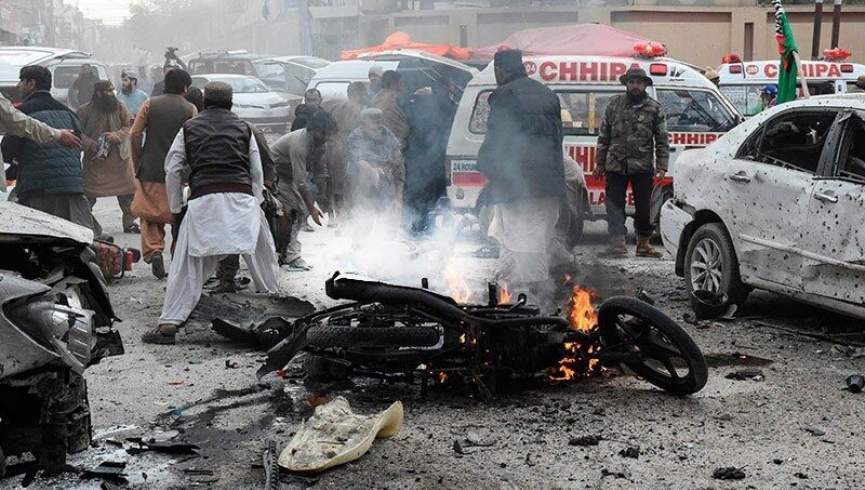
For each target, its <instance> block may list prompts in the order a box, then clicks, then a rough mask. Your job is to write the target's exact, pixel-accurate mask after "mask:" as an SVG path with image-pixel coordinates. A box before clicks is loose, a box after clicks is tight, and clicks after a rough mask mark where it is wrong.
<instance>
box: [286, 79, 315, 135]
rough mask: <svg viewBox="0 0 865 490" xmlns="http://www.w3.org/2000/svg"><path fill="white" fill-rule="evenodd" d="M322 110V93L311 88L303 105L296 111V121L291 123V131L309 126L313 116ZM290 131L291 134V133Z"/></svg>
mask: <svg viewBox="0 0 865 490" xmlns="http://www.w3.org/2000/svg"><path fill="white" fill-rule="evenodd" d="M320 110H321V92H319V91H318V89H317V88H311V89H309V90H307V91H306V92H305V93H304V94H303V104H300V105H298V106H297V107H296V108H295V109H294V121H292V122H291V131H297V130H298V129H303V128H305V127H306V126H307V125H308V124H309V120H310V119H312V116H313V114H315V113H316V112H318V111H320ZM291 131H289V132H291Z"/></svg>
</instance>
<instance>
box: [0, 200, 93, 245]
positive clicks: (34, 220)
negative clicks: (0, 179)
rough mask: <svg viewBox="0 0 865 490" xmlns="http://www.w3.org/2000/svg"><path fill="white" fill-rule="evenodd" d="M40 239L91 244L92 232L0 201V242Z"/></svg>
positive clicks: (54, 217) (40, 212)
mask: <svg viewBox="0 0 865 490" xmlns="http://www.w3.org/2000/svg"><path fill="white" fill-rule="evenodd" d="M40 238H47V239H60V240H72V241H75V242H78V243H82V244H89V243H93V232H92V231H91V230H90V229H89V228H85V227H83V226H79V225H76V224H75V223H72V222H71V221H66V220H65V219H62V218H58V217H56V216H52V215H50V214H48V213H43V212H42V211H37V210H35V209H31V208H28V207H26V206H22V205H20V204H16V203H13V202H8V201H0V241H4V242H9V241H15V240H21V239H40Z"/></svg>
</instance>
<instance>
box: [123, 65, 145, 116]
mask: <svg viewBox="0 0 865 490" xmlns="http://www.w3.org/2000/svg"><path fill="white" fill-rule="evenodd" d="M120 83H122V84H123V85H122V86H121V87H120V95H119V96H118V98H119V99H120V102H123V105H125V106H126V109H128V110H129V115H130V116H131V117H132V119H135V115H136V114H138V109H140V108H141V105H142V104H144V101H145V100H147V94H146V93H145V92H144V91H143V90H139V89H138V75H136V74H135V73H127V72H123V73H122V74H121V75H120Z"/></svg>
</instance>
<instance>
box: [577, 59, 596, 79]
mask: <svg viewBox="0 0 865 490" xmlns="http://www.w3.org/2000/svg"><path fill="white" fill-rule="evenodd" d="M587 80H592V81H597V80H598V64H597V63H580V81H583V82H584V81H587Z"/></svg>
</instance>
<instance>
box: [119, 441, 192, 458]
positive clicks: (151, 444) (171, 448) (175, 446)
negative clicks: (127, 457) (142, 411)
mask: <svg viewBox="0 0 865 490" xmlns="http://www.w3.org/2000/svg"><path fill="white" fill-rule="evenodd" d="M126 441H127V442H130V443H132V444H135V445H137V446H138V447H130V448H127V449H126V452H127V453H129V454H141V453H145V452H148V451H155V452H158V453H165V454H196V455H197V454H198V449H199V447H198V446H196V445H195V444H188V443H184V442H169V441H157V440H155V439H147V440H145V439H143V438H141V437H130V438H128V439H126Z"/></svg>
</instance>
